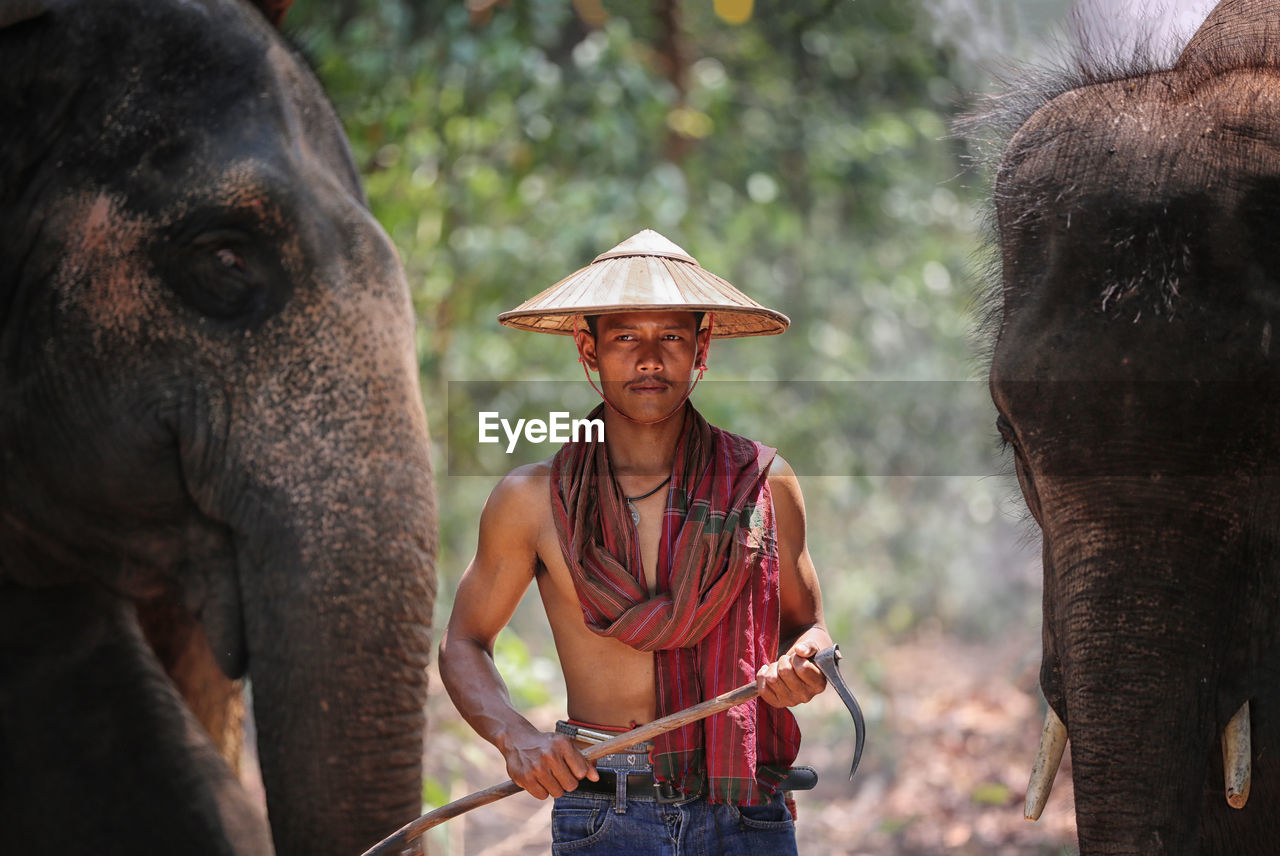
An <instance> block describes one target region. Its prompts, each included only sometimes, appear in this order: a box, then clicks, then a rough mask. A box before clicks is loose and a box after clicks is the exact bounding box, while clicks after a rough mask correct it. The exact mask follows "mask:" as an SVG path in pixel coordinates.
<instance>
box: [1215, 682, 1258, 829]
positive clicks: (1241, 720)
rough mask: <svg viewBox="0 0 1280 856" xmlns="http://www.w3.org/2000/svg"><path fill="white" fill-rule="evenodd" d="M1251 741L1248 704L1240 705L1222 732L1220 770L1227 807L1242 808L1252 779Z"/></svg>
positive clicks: (1247, 796) (1247, 799)
mask: <svg viewBox="0 0 1280 856" xmlns="http://www.w3.org/2000/svg"><path fill="white" fill-rule="evenodd" d="M1252 763H1253V740H1252V736H1251V735H1250V729H1249V702H1247V701H1246V702H1245V703H1244V704H1242V705H1240V709H1239V710H1237V711H1236V715H1235V716H1233V717H1231V721H1230V722H1228V723H1227V727H1226V728H1224V729H1223V730H1222V769H1223V772H1224V773H1225V775H1226V780H1227V805H1229V806H1231V807H1232V808H1244V804H1245V803H1246V802H1248V801H1249V785H1250V782H1251V779H1252Z"/></svg>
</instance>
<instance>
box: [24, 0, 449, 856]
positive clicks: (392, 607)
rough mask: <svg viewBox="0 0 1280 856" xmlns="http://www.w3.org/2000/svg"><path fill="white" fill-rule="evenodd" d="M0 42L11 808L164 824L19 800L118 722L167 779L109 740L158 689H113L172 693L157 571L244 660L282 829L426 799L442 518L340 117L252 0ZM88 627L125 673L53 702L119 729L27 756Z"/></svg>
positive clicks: (220, 654) (91, 645)
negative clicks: (25, 761)
mask: <svg viewBox="0 0 1280 856" xmlns="http://www.w3.org/2000/svg"><path fill="white" fill-rule="evenodd" d="M263 6H264V11H266V12H267V14H269V15H272V16H273V17H275V18H276V19H277V20H278V18H279V16H280V15H281V14H283V12H282V9H281V8H280V6H281V4H263ZM0 58H2V60H0V62H2V63H3V74H0V115H2V116H3V117H4V118H3V120H2V121H0V151H3V152H4V157H3V160H0V235H3V237H2V238H0V456H2V460H0V613H2V614H0V625H5V627H6V630H7V633H5V634H0V635H4V636H5V638H6V640H7V641H6V643H5V644H6V645H7V646H8V647H4V656H3V657H0V803H2V802H4V796H5V795H6V794H7V795H8V797H9V798H10V802H9V804H8V805H7V806H5V807H0V817H3V818H4V819H5V823H4V826H5V828H6V829H11V828H14V827H16V828H19V829H24V828H25V829H32V828H34V826H36V825H38V823H37V820H33V819H32V815H33V813H34V816H35V817H36V818H37V819H38V821H40V822H43V823H44V824H45V826H46V827H53V828H46V829H45V830H44V831H43V832H42V833H41V834H42V835H43V834H47V835H51V836H54V837H53V838H48V839H41V840H42V841H44V842H45V843H44V844H37V845H35V847H34V851H32V850H24V852H41V850H42V849H43V848H47V849H50V850H53V849H56V848H55V846H54V845H52V844H49V843H48V842H49V841H60V840H62V839H63V838H65V839H68V840H70V841H72V842H79V847H81V848H84V849H85V850H86V852H116V851H119V852H143V850H142V849H139V845H138V844H137V840H132V845H131V838H130V836H136V835H138V834H140V833H139V830H138V827H139V826H141V825H142V824H136V823H133V824H131V823H129V822H128V820H127V819H119V818H118V819H116V820H115V821H111V822H108V821H103V823H104V826H101V827H99V828H98V833H99V834H100V837H99V838H97V839H96V840H95V839H94V834H95V833H94V828H93V827H89V828H86V826H85V821H84V820H83V818H80V819H78V820H77V823H78V824H79V825H78V826H76V827H69V828H67V829H65V830H60V829H58V828H56V827H57V826H58V824H59V817H60V815H59V814H58V813H57V812H58V811H59V810H62V809H58V808H55V807H54V804H55V803H57V802H59V801H60V800H61V801H64V802H65V800H66V796H67V793H64V792H62V791H59V790H58V787H57V786H53V789H52V790H51V791H49V792H48V793H45V792H43V791H40V793H41V794H43V796H41V798H40V799H39V800H37V798H36V797H35V796H31V797H29V798H28V799H27V803H29V805H27V808H26V809H25V810H19V809H18V808H16V807H15V803H14V802H13V801H14V800H17V799H19V797H21V796H22V795H23V794H24V793H31V794H35V793H37V787H36V784H35V783H36V782H38V781H44V780H46V779H49V778H57V777H61V778H62V780H63V781H66V782H68V783H70V782H71V781H72V780H74V779H75V777H76V775H77V773H76V769H75V765H76V764H79V763H89V762H90V761H91V760H92V759H87V758H85V757H83V756H84V755H86V754H93V753H94V752H98V751H99V750H101V752H103V753H109V752H114V753H115V754H114V755H112V756H111V757H112V761H111V764H110V765H106V764H102V765H100V766H99V768H96V769H98V773H94V775H98V774H101V775H103V776H105V778H104V779H103V780H102V781H98V782H96V783H95V788H96V789H97V791H100V792H102V793H103V794H104V795H105V794H106V793H108V792H111V793H112V796H113V797H114V796H115V793H114V792H115V791H119V790H120V789H121V788H122V787H123V786H122V785H118V784H116V783H117V782H124V781H128V782H140V781H145V782H148V785H147V786H148V787H150V786H151V784H152V782H151V781H150V780H147V779H146V777H145V776H144V775H142V773H140V772H138V771H137V770H132V771H122V770H118V769H114V770H113V769H111V767H112V766H119V765H129V764H131V763H132V762H133V761H134V760H136V762H137V764H138V765H145V764H147V763H149V759H150V758H151V756H153V755H157V754H163V753H165V752H166V751H167V748H166V746H164V745H160V744H161V743H162V742H163V741H162V740H161V738H156V740H157V742H156V745H151V744H146V745H145V746H144V747H142V748H139V747H133V749H132V750H130V751H126V750H127V749H128V747H124V748H120V749H119V751H116V750H115V749H113V748H112V745H111V744H110V739H111V738H112V736H113V735H115V734H116V733H117V732H115V731H113V729H116V728H119V729H121V730H120V731H119V732H118V733H120V734H123V733H126V731H127V730H128V727H129V726H130V723H129V722H125V721H123V720H122V717H126V716H128V717H135V716H137V715H138V714H137V713H136V711H134V709H133V708H132V707H129V705H122V709H123V708H128V710H130V711H134V712H130V713H127V714H126V713H124V712H122V713H121V716H120V717H117V718H116V719H114V720H113V719H111V718H110V717H109V716H104V715H103V713H102V711H103V710H104V709H107V708H109V707H110V705H111V704H112V703H113V701H114V700H115V699H116V698H117V696H116V693H117V691H118V693H119V697H120V698H123V697H125V696H128V697H129V698H131V699H133V701H132V702H130V704H137V705H139V706H140V707H139V709H141V708H142V707H145V704H144V702H143V701H139V699H145V698H147V697H148V696H154V698H155V705H154V707H153V709H160V708H162V707H163V708H165V709H166V710H169V709H170V708H171V707H172V705H171V704H170V703H171V701H172V700H173V699H174V698H176V696H173V693H172V690H171V689H168V688H166V687H160V686H158V685H156V682H155V679H156V676H157V674H158V670H157V669H156V668H154V663H143V662H142V661H141V660H138V661H137V662H134V659H131V658H135V657H141V656H142V653H140V652H141V649H139V648H138V647H137V646H136V645H134V641H136V638H140V637H138V634H137V628H136V620H135V619H134V618H133V617H132V607H129V606H128V604H131V603H136V602H143V601H152V600H155V599H161V600H167V601H168V602H169V603H171V604H176V606H177V609H178V610H179V611H181V612H182V613H183V614H189V615H191V616H194V617H195V618H196V619H197V620H198V622H199V629H200V632H199V633H198V634H196V636H195V638H196V639H197V641H198V642H199V647H202V648H203V649H204V653H205V655H206V656H208V657H210V658H211V660H212V661H216V663H217V664H218V665H219V666H220V668H221V670H222V671H223V672H225V674H226V675H227V676H230V677H239V676H241V675H244V674H247V675H249V676H250V679H251V682H252V688H253V693H252V695H253V703H254V714H255V719H256V723H257V729H258V749H259V755H260V758H261V762H262V769H263V778H264V783H265V786H266V790H267V805H268V812H269V815H270V822H271V830H272V834H273V837H274V840H275V847H276V849H277V850H278V851H279V852H281V853H298V854H301V853H307V854H324V853H335V854H336V853H345V854H350V853H354V852H360V850H362V849H363V848H364V847H366V846H368V845H369V844H371V843H372V842H374V841H376V840H378V839H379V838H381V837H382V836H383V835H385V834H386V833H388V832H389V831H391V830H394V829H395V828H396V827H397V826H399V825H401V824H402V823H404V822H405V821H406V820H408V819H411V818H412V817H414V816H416V815H417V813H418V811H419V809H420V789H421V760H420V759H421V755H422V737H423V728H424V714H423V708H424V700H425V692H426V677H425V666H426V663H427V656H428V651H429V638H428V637H429V632H430V616H431V609H432V600H433V596H434V577H433V561H434V550H435V542H434V539H435V535H434V506H433V499H432V494H431V470H430V462H429V456H428V437H427V429H426V423H425V418H424V415H423V412H422V405H421V400H420V398H419V393H418V387H417V366H416V359H415V351H414V331H413V312H412V309H411V305H410V301H409V292H408V288H407V286H406V283H405V279H404V274H403V270H402V267H401V264H400V262H399V260H398V258H397V256H396V253H395V251H394V249H393V248H392V246H391V244H390V243H389V241H388V239H387V237H386V235H385V234H384V233H383V231H382V230H381V229H380V227H379V226H378V225H377V223H376V222H375V221H374V219H373V218H372V216H371V215H370V213H369V211H368V209H367V206H366V203H365V200H364V197H363V194H362V191H361V188H360V184H359V180H358V176H357V172H356V169H355V167H354V165H353V162H352V158H351V155H350V153H349V150H348V147H347V144H346V141H345V139H344V136H343V133H342V128H341V125H340V124H339V122H338V120H337V118H336V117H335V116H334V113H333V111H332V109H331V107H330V106H329V105H328V103H327V101H326V100H325V98H324V95H323V93H322V92H321V90H320V87H319V85H318V84H317V83H316V81H315V79H314V78H313V77H312V75H311V74H310V72H309V71H308V69H307V67H306V65H305V63H304V62H302V61H301V60H300V59H299V57H298V56H297V55H296V54H295V53H294V52H293V51H292V50H291V49H290V48H289V47H288V46H287V45H286V44H285V43H284V42H283V41H282V40H281V38H280V37H279V35H278V34H277V32H276V30H275V28H274V27H273V26H271V24H270V23H269V22H268V21H267V20H266V19H265V18H264V17H263V14H262V12H261V11H260V10H259V9H256V8H254V7H252V6H250V5H247V4H245V3H242V2H237V0H191V1H190V2H182V0H172V2H169V1H168V0H93V2H88V0H85V2H74V0H47V2H44V3H35V2H4V3H0ZM67 603H74V604H75V608H74V609H69V608H67V607H66V606H65V605H66V604H67ZM64 610H65V612H66V614H67V616H68V618H67V624H66V625H65V626H60V625H59V619H58V616H59V615H60V614H63V611H64ZM73 615H74V616H78V618H77V619H76V620H75V621H74V622H73V621H72V616H73ZM36 616H39V617H38V618H37V617H36ZM6 621H7V622H8V623H7V624H6ZM88 628H95V629H93V630H92V632H90V630H89V629H88ZM45 637H47V639H46V638H45ZM126 637H127V640H129V641H127V643H125V642H120V640H122V639H126ZM68 640H73V641H75V645H77V646H79V648H78V649H77V650H81V651H82V652H97V653H98V654H103V655H104V656H105V660H104V661H103V662H106V663H108V664H112V665H108V666H106V667H105V668H118V669H119V672H120V676H119V680H118V681H116V682H114V683H111V682H108V685H109V686H110V687H111V689H108V690H104V691H103V692H101V693H98V694H94V693H87V692H86V693H76V692H74V689H67V690H65V691H64V692H62V693H61V695H59V696H57V698H58V699H59V701H57V702H51V703H50V705H51V707H50V709H46V710H44V711H41V712H40V716H41V717H43V718H44V720H45V724H46V726H47V727H46V728H44V729H43V730H44V731H46V732H49V731H56V730H59V729H62V730H65V731H66V732H67V733H80V732H82V731H84V727H78V726H77V723H78V722H80V719H81V718H83V722H84V723H90V722H92V723H93V728H99V729H101V731H100V732H98V733H97V734H96V735H95V740H97V741H98V742H97V743H96V744H94V746H93V747H91V750H92V751H89V752H87V753H85V752H81V753H69V752H68V753H64V754H66V755H68V756H71V755H78V756H80V757H78V758H77V757H68V758H67V759H65V763H66V764H67V765H68V766H67V768H66V769H58V768H57V763H58V762H57V761H51V760H50V759H48V758H46V759H44V761H43V765H44V767H45V768H46V769H43V770H40V769H31V770H23V769H20V768H17V767H15V766H14V763H12V761H13V759H14V758H16V757H19V755H20V754H21V753H19V752H18V748H19V747H18V746H17V743H18V742H19V735H20V734H21V733H22V731H21V728H19V726H18V725H17V724H15V723H17V722H18V718H19V717H20V715H21V714H22V713H23V712H24V711H25V710H26V707H25V704H24V701H23V697H22V693H37V692H44V691H46V690H48V691H49V692H51V693H52V692H53V688H52V682H53V681H54V680H55V678H54V676H55V675H56V674H58V671H57V668H55V667H54V666H53V665H50V663H53V662H54V660H55V659H56V658H58V657H61V658H63V659H61V660H58V661H57V662H58V663H65V662H69V659H67V658H69V657H70V656H71V655H70V654H67V653H66V651H64V650H63V649H64V648H67V649H68V650H69V648H68V646H69V645H70V644H71V643H70V642H69V641H68ZM204 640H207V643H205V641H204ZM42 641H46V642H47V643H48V644H47V645H42V644H41V642H42ZM10 642H12V643H13V644H12V645H10V644H9V643H10ZM64 643H65V644H64ZM116 643H119V645H117V644H116ZM112 646H115V647H112ZM0 647H3V646H0ZM108 651H110V652H115V653H111V654H110V655H109V656H107V655H106V654H104V652H108ZM121 651H128V652H130V653H127V654H120V653H119V652H121ZM58 652H62V653H58ZM95 656H96V655H95ZM42 657H46V658H48V663H44V662H43V661H42V660H41V658H42ZM85 662H89V661H88V660H86V661H85ZM101 671H102V669H101V668H99V669H97V670H96V671H95V674H96V673H100V672H101ZM41 675H44V676H46V679H45V680H44V681H43V682H42V681H41ZM6 682H7V683H6ZM19 685H21V686H22V687H23V688H24V689H23V690H22V692H21V693H20V692H19V691H18V690H17V689H15V688H16V687H18V686H19ZM161 696H164V697H163V698H161ZM170 696H172V698H170ZM32 697H33V698H34V696H32ZM53 697H54V696H52V695H51V696H50V698H53ZM27 712H28V713H29V711H27ZM175 715H178V714H175ZM181 716H186V715H185V714H181ZM166 727H167V728H175V729H177V730H178V731H182V730H183V728H185V726H183V725H181V724H180V723H179V724H175V723H174V722H170V724H169V725H168V726H166ZM31 733H32V735H34V736H31V737H30V739H31V740H36V739H40V737H39V734H40V733H41V730H40V729H38V728H33V730H32V732H31ZM139 739H140V740H142V739H145V738H144V737H139ZM104 741H105V742H104ZM187 742H188V743H190V740H188V741H187ZM196 751H197V754H199V755H201V757H204V755H206V754H208V753H206V752H204V750H203V749H197V750H196ZM95 757H96V756H95ZM33 763H34V762H33ZM178 766H181V765H178ZM198 766H199V769H198V770H197V771H195V772H193V770H192V769H187V770H179V771H178V772H177V773H174V774H173V778H172V780H170V781H167V782H162V783H160V784H158V785H157V790H159V789H168V790H169V791H177V792H181V791H182V789H183V788H188V787H191V788H195V787H196V786H197V785H198V784H199V782H198V781H197V780H199V779H200V778H201V777H203V776H205V775H206V773H207V772H208V770H209V767H208V766H207V765H205V764H204V762H202V765H198ZM193 769H194V768H193ZM126 773H128V774H129V775H126ZM134 773H136V775H133V774H134ZM218 775H222V774H218ZM28 781H30V782H31V784H30V785H29V786H28ZM6 782H7V786H8V787H7V790H5V783H6ZM15 783H17V784H15ZM103 798H104V799H105V796H104V797H103ZM145 798H146V795H145V794H138V795H136V799H125V798H123V797H121V798H120V799H118V800H117V802H118V803H119V804H120V805H121V806H124V807H125V808H124V809H122V810H127V807H128V806H130V805H132V804H133V803H136V802H140V801H142V800H144V799H145ZM19 804H20V805H21V804H25V803H19ZM37 804H38V805H37ZM33 806H36V807H34V808H33ZM103 830H109V832H104V831H103ZM122 830H128V831H122ZM34 834H35V833H33V835H34ZM2 835H4V833H0V836H2ZM59 835H61V836H62V838H58V837H57V836H59ZM0 840H3V839H0ZM113 848H114V849H113ZM0 849H4V848H0ZM76 850H77V848H76V846H74V845H73V846H72V847H71V849H70V850H63V849H58V852H74V851H76ZM174 852H178V851H174ZM185 852H198V850H197V848H196V847H195V845H192V846H191V848H190V849H187V850H186V851H185Z"/></svg>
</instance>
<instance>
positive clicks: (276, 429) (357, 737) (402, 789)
mask: <svg viewBox="0 0 1280 856" xmlns="http://www.w3.org/2000/svg"><path fill="white" fill-rule="evenodd" d="M388 256H389V251H388ZM322 309H323V313H321V312H320V311H319V310H317V314H318V315H319V317H320V318H321V319H322V321H323V322H324V323H322V324H321V323H318V324H317V325H316V326H315V327H314V330H312V331H308V332H307V333H306V335H307V337H308V339H310V340H311V342H312V344H311V346H310V348H309V350H308V351H307V353H306V354H305V355H303V356H302V357H298V358H296V359H295V358H291V359H290V360H288V361H284V362H281V363H280V364H278V365H273V366H271V367H270V369H269V370H268V371H263V372H261V373H260V374H258V375H255V376H252V377H249V378H247V379H246V380H245V381H244V385H245V386H247V387H248V390H247V391H242V390H233V391H232V394H229V395H227V396H225V397H224V398H212V399H210V400H208V401H206V402H205V403H201V404H198V405H197V406H195V407H193V408H191V413H192V414H193V416H194V418H193V419H192V421H193V423H194V427H193V428H192V429H191V430H190V431H188V432H187V433H186V436H187V438H188V445H187V448H186V450H185V451H186V460H187V461H188V472H189V473H190V475H189V477H188V479H189V483H190V484H191V485H192V486H193V490H195V491H196V496H197V499H198V501H200V503H201V505H202V506H204V507H207V508H211V509H213V511H212V512H209V513H210V514H211V516H212V515H222V516H221V519H223V520H226V521H228V523H229V524H230V529H231V531H232V532H233V540H234V544H235V554H236V555H235V572H234V574H228V575H227V576H229V577H232V579H231V580H230V581H229V582H227V581H222V580H219V579H213V580H211V581H210V584H209V597H208V599H207V601H206V608H205V609H204V610H203V614H202V619H203V620H204V622H205V625H206V627H208V628H210V631H211V636H210V641H211V643H212V644H213V645H214V652H215V655H216V656H218V657H219V662H220V663H222V664H223V668H224V669H226V670H227V671H228V673H230V674H232V675H238V674H239V673H241V672H243V671H246V670H247V672H248V676H249V684H250V689H251V693H252V700H253V713H254V719H255V723H256V726H257V732H258V734H257V745H258V756H259V759H260V761H261V766H262V777H263V784H264V786H265V789H266V794H267V811H268V819H269V820H270V822H271V828H272V834H273V837H274V839H275V846H276V850H277V852H278V853H279V854H281V856H302V854H305V855H306V856H326V854H334V856H337V854H351V853H360V852H363V851H364V850H365V849H367V848H368V847H369V846H370V845H372V844H373V843H375V842H377V841H378V840H380V839H381V838H382V837H384V836H385V835H387V834H389V833H390V832H393V831H394V830H395V829H397V828H398V827H400V826H402V825H403V824H405V823H407V822H408V821H410V820H412V819H413V818H415V817H417V816H418V814H419V813H420V810H421V799H422V756H423V737H424V730H425V725H426V721H425V704H426V692H427V674H426V666H427V664H428V660H429V654H430V650H431V640H430V633H431V614H432V607H433V602H434V596H435V576H434V557H435V546H436V545H435V538H436V535H435V507H434V502H435V501H434V495H433V493H432V473H431V462H430V445H429V438H428V434H427V426H426V418H425V415H424V413H423V411H422V404H421V399H420V397H419V395H418V386H417V364H416V359H415V356H414V350H413V332H412V323H411V319H412V314H411V310H410V307H409V306H408V300H407V289H404V290H403V291H391V290H388V295H378V296H375V297H372V298H367V299H366V301H365V304H364V305H361V306H354V307H353V306H350V305H346V304H342V303H337V302H335V303H334V304H333V305H332V306H329V305H327V304H326V305H325V306H323V307H322ZM292 335H295V336H297V335H302V334H299V333H297V331H294V332H293V334H292ZM263 347H264V350H267V349H268V348H269V347H270V343H266V344H264V345H263ZM276 350H277V351H280V352H283V351H285V349H284V348H283V347H282V348H278V349H276Z"/></svg>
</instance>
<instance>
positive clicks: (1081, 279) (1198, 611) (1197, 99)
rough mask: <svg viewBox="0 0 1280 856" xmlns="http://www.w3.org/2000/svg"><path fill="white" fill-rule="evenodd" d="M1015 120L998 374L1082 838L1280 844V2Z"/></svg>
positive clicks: (1251, 0) (1137, 843)
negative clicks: (1241, 786) (1235, 781)
mask: <svg viewBox="0 0 1280 856" xmlns="http://www.w3.org/2000/svg"><path fill="white" fill-rule="evenodd" d="M1009 126H1010V127H1013V128H1016V131H1015V133H1014V134H1013V135H1012V137H1011V138H1010V140H1009V142H1008V143H1007V145H1006V147H1005V148H1004V150H1003V154H1002V159H1001V162H1000V164H999V169H998V173H997V179H996V188H995V204H996V221H997V227H998V238H999V250H1000V257H999V261H1000V274H1001V275H1000V281H999V290H998V294H996V296H995V300H996V306H997V311H996V314H995V316H994V318H993V321H994V324H995V325H997V329H996V330H995V336H996V341H995V347H994V352H993V360H992V366H991V375H990V384H991V392H992V396H993V399H994V401H995V404H996V407H997V410H998V411H999V418H998V424H999V428H1000V432H1001V434H1002V435H1003V436H1004V438H1005V440H1006V441H1007V443H1008V444H1009V446H1010V447H1011V448H1012V451H1013V456H1014V459H1015V464H1016V468H1017V474H1018V480H1019V483H1020V485H1021V488H1022V492H1023V495H1024V497H1025V499H1026V500H1027V505H1028V507H1029V509H1030V511H1031V514H1032V515H1033V516H1034V518H1035V520H1036V522H1037V523H1038V524H1039V526H1040V529H1041V532H1042V535H1043V564H1044V605H1043V606H1044V624H1043V664H1042V668H1041V686H1042V688H1043V690H1044V694H1045V697H1046V699H1047V700H1048V702H1049V704H1050V705H1051V706H1052V708H1053V709H1054V711H1056V713H1057V714H1058V715H1059V716H1060V717H1061V719H1062V721H1063V722H1064V723H1065V724H1066V728H1067V733H1068V735H1069V738H1070V747H1071V756H1072V764H1073V771H1074V782H1075V794H1076V815H1077V826H1078V830H1079V840H1080V848H1081V852H1082V853H1084V854H1097V853H1107V854H1111V853H1124V854H1142V856H1151V854H1179V856H1184V855H1185V854H1197V853H1203V854H1263V853H1266V854H1274V853H1276V852H1280V674H1278V672H1280V650H1278V647H1280V645H1278V643H1280V339H1277V337H1280V231H1277V223H1280V3H1274V2H1259V0H1224V2H1222V3H1220V4H1219V5H1218V6H1217V7H1216V8H1215V10H1214V11H1213V12H1212V13H1211V14H1210V17H1209V19H1208V20H1207V21H1206V22H1205V24H1204V25H1203V27H1202V28H1201V29H1200V30H1199V31H1198V32H1197V34H1196V35H1195V36H1194V37H1193V38H1192V39H1191V41H1190V42H1189V44H1188V45H1187V46H1186V47H1185V49H1184V50H1183V52H1182V54H1181V56H1180V58H1179V59H1178V60H1177V62H1176V64H1175V65H1174V66H1173V67H1172V68H1163V69H1152V68H1146V69H1138V70H1136V71H1135V70H1128V71H1126V70H1114V69H1113V70H1111V71H1108V72H1106V73H1099V74H1093V75H1089V74H1086V75H1085V76H1084V77H1083V78H1082V79H1078V80H1075V81H1072V82H1070V83H1067V84H1064V85H1062V86H1061V87H1059V88H1057V89H1056V90H1054V91H1050V92H1048V93H1045V94H1044V97H1042V98H1040V99H1039V101H1038V103H1031V104H1029V106H1027V107H1026V108H1025V109H1023V110H1022V112H1021V114H1020V115H1019V116H1018V117H1016V121H1012V122H1010V124H1009ZM1273 340H1274V341H1273ZM1272 351H1275V352H1276V355H1275V356H1272ZM1246 701H1247V702H1249V706H1250V711H1251V715H1252V751H1251V756H1250V757H1251V758H1252V788H1251V791H1250V794H1249V796H1248V800H1247V803H1246V804H1245V805H1244V807H1243V808H1239V809H1237V808H1232V807H1230V806H1228V804H1227V801H1226V798H1225V790H1224V771H1223V760H1222V750H1221V749H1220V735H1221V733H1222V732H1223V729H1224V727H1225V726H1226V725H1227V723H1228V721H1229V720H1230V719H1231V718H1232V716H1233V714H1235V713H1236V711H1237V710H1239V709H1240V708H1241V706H1242V704H1243V703H1244V702H1246Z"/></svg>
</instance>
